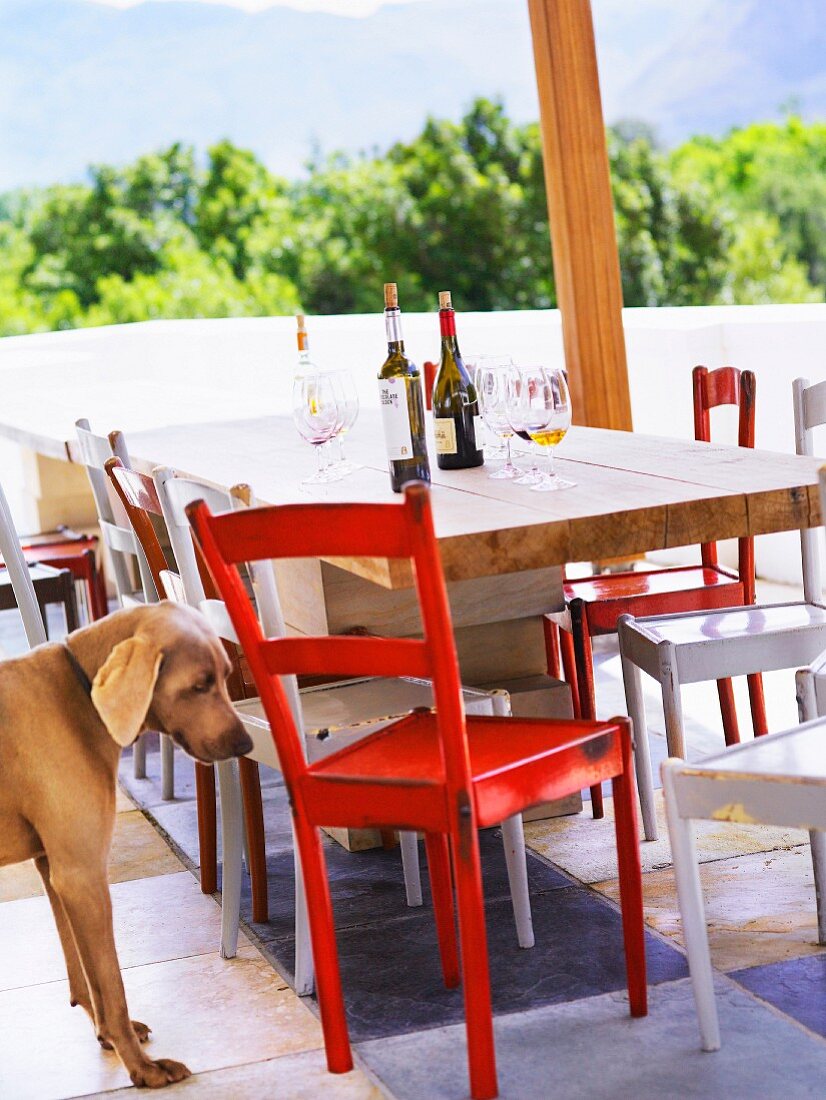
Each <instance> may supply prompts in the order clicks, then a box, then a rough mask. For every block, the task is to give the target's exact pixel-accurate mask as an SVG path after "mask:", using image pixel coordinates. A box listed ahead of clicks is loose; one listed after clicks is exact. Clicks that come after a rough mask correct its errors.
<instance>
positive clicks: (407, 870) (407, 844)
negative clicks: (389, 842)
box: [399, 829, 422, 905]
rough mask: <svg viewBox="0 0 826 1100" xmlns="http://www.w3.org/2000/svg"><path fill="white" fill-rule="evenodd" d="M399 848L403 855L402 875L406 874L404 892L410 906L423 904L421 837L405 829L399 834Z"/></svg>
mask: <svg viewBox="0 0 826 1100" xmlns="http://www.w3.org/2000/svg"><path fill="white" fill-rule="evenodd" d="M399 847H400V849H401V853H402V873H403V874H404V892H405V894H406V895H407V904H408V905H421V904H422V869H421V866H420V864H419V835H418V833H415V832H410V830H409V829H403V830H402V831H401V832H400V833H399Z"/></svg>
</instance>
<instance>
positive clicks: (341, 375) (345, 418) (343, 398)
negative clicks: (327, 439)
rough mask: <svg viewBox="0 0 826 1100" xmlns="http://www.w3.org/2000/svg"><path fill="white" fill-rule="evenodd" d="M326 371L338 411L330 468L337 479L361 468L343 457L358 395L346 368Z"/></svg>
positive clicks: (357, 406)
mask: <svg viewBox="0 0 826 1100" xmlns="http://www.w3.org/2000/svg"><path fill="white" fill-rule="evenodd" d="M327 373H328V374H329V377H330V379H331V381H332V386H333V390H334V392H335V395H336V402H337V404H338V411H339V430H338V432H337V434H336V437H335V438H336V443H337V444H338V459H337V460H336V461H335V462H334V463H333V466H332V470H331V472H332V473H333V474H334V475H335V477H336V479H338V478H342V477H347V476H348V474H352V473H355V471H356V470H360V469H361V466H359V465H358V463H356V462H351V461H350V460H349V459H347V458H345V457H344V437H345V435H346V434H347V432H349V430H350V429H351V428H352V426H353V425H354V424H355V422H356V420H357V418H358V414H359V396H358V391H357V390H356V383H355V381H354V380H353V376H352V374H350V372H349V371H348V370H344V369H341V370H333V371H329V372H327Z"/></svg>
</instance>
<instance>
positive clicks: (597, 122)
mask: <svg viewBox="0 0 826 1100" xmlns="http://www.w3.org/2000/svg"><path fill="white" fill-rule="evenodd" d="M528 8H529V10H530V17H531V31H532V34H533V49H534V57H535V61H536V79H537V84H538V87H539V113H540V120H541V126H542V145H543V152H544V160H545V187H546V190H547V193H548V214H549V217H550V223H551V241H552V242H553V264H554V277H555V280H556V293H557V299H558V301H559V308H560V310H561V312H562V334H563V339H564V342H565V361H566V364H567V367H568V377H569V381H570V385H571V391H572V397H573V405H574V420H575V421H576V422H577V423H579V424H588V425H590V426H591V427H599V428H620V429H625V430H628V431H630V430H631V400H630V396H629V392H628V370H627V365H626V359H625V340H624V337H623V331H622V285H621V282H620V268H619V254H618V251H617V239H616V232H615V229H614V208H613V203H612V200H611V181H610V175H609V170H608V150H607V147H606V144H605V128H604V123H603V119H602V101H601V99H600V93H599V74H598V72H597V58H596V48H595V46H594V26H593V20H592V17H591V5H590V0H528Z"/></svg>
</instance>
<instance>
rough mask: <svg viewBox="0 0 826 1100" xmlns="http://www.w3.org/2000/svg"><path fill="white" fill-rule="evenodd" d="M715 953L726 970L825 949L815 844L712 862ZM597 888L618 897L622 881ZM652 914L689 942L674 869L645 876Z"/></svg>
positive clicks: (648, 915)
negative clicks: (820, 926)
mask: <svg viewBox="0 0 826 1100" xmlns="http://www.w3.org/2000/svg"><path fill="white" fill-rule="evenodd" d="M700 879H701V881H702V884H703V890H704V895H705V903H706V917H707V920H708V930H709V941H710V943H711V957H712V961H713V963H714V965H715V966H716V967H718V968H719V969H720V970H738V969H740V968H742V967H749V966H759V965H761V964H766V963H772V962H778V961H779V960H781V959H790V958H796V957H798V956H801V955H811V954H817V953H818V952H821V951H822V950H823V948H821V947H819V945H818V943H817V912H816V906H815V892H814V877H813V874H812V861H811V855H810V852H809V848H808V846H807V845H801V846H800V847H796V848H791V849H790V850H788V851H777V852H770V853H765V854H753V855H746V856H739V857H735V858H732V859H724V860H719V861H718V862H716V863H704V864H703V865H702V866H701V868H700ZM596 889H597V890H599V891H601V892H602V893H604V894H607V895H608V896H609V897H612V898H614V899H615V900H616V899H617V898H618V897H619V887H618V884H617V882H616V881H611V882H600V883H597V884H596ZM643 897H644V903H645V919H646V921H647V922H648V923H649V924H650V925H652V926H653V927H654V928H656V929H657V930H658V931H659V932H662V933H663V934H664V935H666V936H669V937H671V938H672V939H674V940H676V941H677V942H679V943H682V925H681V921H680V913H679V908H678V906H677V892H676V886H675V883H674V874H673V871H671V870H667V871H654V872H652V873H651V874H648V875H644V876H643Z"/></svg>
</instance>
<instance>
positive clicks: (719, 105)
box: [0, 0, 826, 190]
mask: <svg viewBox="0 0 826 1100" xmlns="http://www.w3.org/2000/svg"><path fill="white" fill-rule="evenodd" d="M708 4H709V0H683V2H682V3H681V4H679V5H678V4H674V3H673V2H671V0H594V11H595V18H596V25H597V36H598V48H599V55H600V64H601V68H602V83H603V92H604V101H605V109H606V117H607V118H608V119H609V120H611V119H614V118H617V117H622V116H629V115H630V116H634V117H637V118H645V119H647V120H649V121H651V122H652V123H653V124H654V125H655V126H657V127H659V128H660V130H661V132H662V133H663V134H664V136H666V137H667V138H668V139H670V140H677V139H679V138H681V137H683V136H685V135H686V134H687V133H689V132H691V131H695V130H705V129H709V130H712V131H714V130H720V129H724V128H725V127H726V126H728V125H730V124H731V123H732V122H737V121H746V120H749V119H752V118H756V117H760V116H767V115H774V114H775V113H776V109H777V107H778V105H779V104H780V103H781V102H782V101H783V100H787V99H788V98H789V96H791V95H796V96H798V97H799V99H800V101H801V103H802V106H803V108H804V109H805V110H806V111H807V112H808V113H811V112H814V111H820V112H821V113H823V112H824V106H826V75H824V70H825V69H826V66H824V62H823V58H824V56H826V50H824V26H826V20H823V19H821V18H819V15H820V14H821V13H822V11H823V4H824V0H724V2H723V3H719V2H717V3H715V4H713V5H712V6H711V8H709V7H708ZM818 55H819V56H818ZM477 94H485V95H501V96H502V97H503V98H504V100H505V103H506V105H507V108H508V111H509V112H510V114H511V115H512V117H514V118H515V119H517V120H520V121H523V120H527V119H530V118H535V117H536V116H537V103H536V89H535V83H534V71H533V57H532V52H531V42H530V28H529V24H528V15H527V3H526V0H424V2H422V3H415V4H407V5H401V6H389V7H385V8H381V9H380V10H379V11H377V12H376V13H375V14H373V15H371V16H368V17H365V18H362V19H355V18H346V17H341V16H335V15H327V14H320V13H306V12H298V11H295V10H291V9H288V8H284V7H273V8H270V9H267V10H264V11H261V12H257V13H254V14H253V13H248V12H245V11H242V10H240V9H238V8H232V7H224V6H220V5H214V4H197V3H188V2H186V0H179V2H170V3H164V4H154V3H144V4H139V5H138V6H136V7H130V8H126V9H121V8H116V7H112V6H107V5H104V4H100V3H95V2H92V0H0V190H2V189H5V188H9V187H12V186H16V185H20V184H32V183H42V184H45V183H50V182H52V181H55V180H70V179H77V178H79V177H80V176H81V175H82V172H83V169H84V167H85V166H86V165H87V164H89V163H90V162H100V161H109V162H115V163H117V162H124V161H127V160H129V159H131V158H133V157H134V156H136V155H137V154H138V153H141V152H144V151H147V150H150V149H154V148H158V147H160V146H162V145H164V144H165V143H169V142H172V141H175V140H183V141H187V142H193V143H195V144H196V145H197V146H198V147H199V148H203V147H204V146H206V145H207V144H209V143H210V142H211V141H214V140H217V139H219V138H221V137H230V138H231V139H232V140H234V141H236V142H238V143H239V144H243V145H248V146H249V147H251V148H253V149H254V150H255V151H256V152H257V153H258V154H260V155H261V156H262V157H263V158H264V159H265V160H266V162H267V163H268V164H269V165H270V167H272V168H273V169H274V170H275V171H278V172H281V173H283V174H286V175H296V174H298V173H300V171H301V169H302V165H303V164H304V162H306V160H307V158H308V156H309V155H310V154H311V152H312V150H313V149H314V148H316V147H318V148H320V149H321V150H323V151H325V152H330V151H332V150H334V149H348V150H359V149H364V148H368V149H371V148H375V147H379V148H381V147H384V146H386V145H388V144H390V143H391V142H393V141H395V140H397V139H404V138H410V137H412V136H413V135H414V134H415V133H416V132H417V131H418V130H419V128H420V127H421V124H422V121H423V119H424V117H425V116H426V114H428V113H436V114H439V115H441V116H446V117H454V118H455V117H458V115H459V114H460V113H461V112H462V110H463V108H465V107H466V106H467V104H468V103H469V101H470V100H471V99H472V98H473V96H474V95H477Z"/></svg>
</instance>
